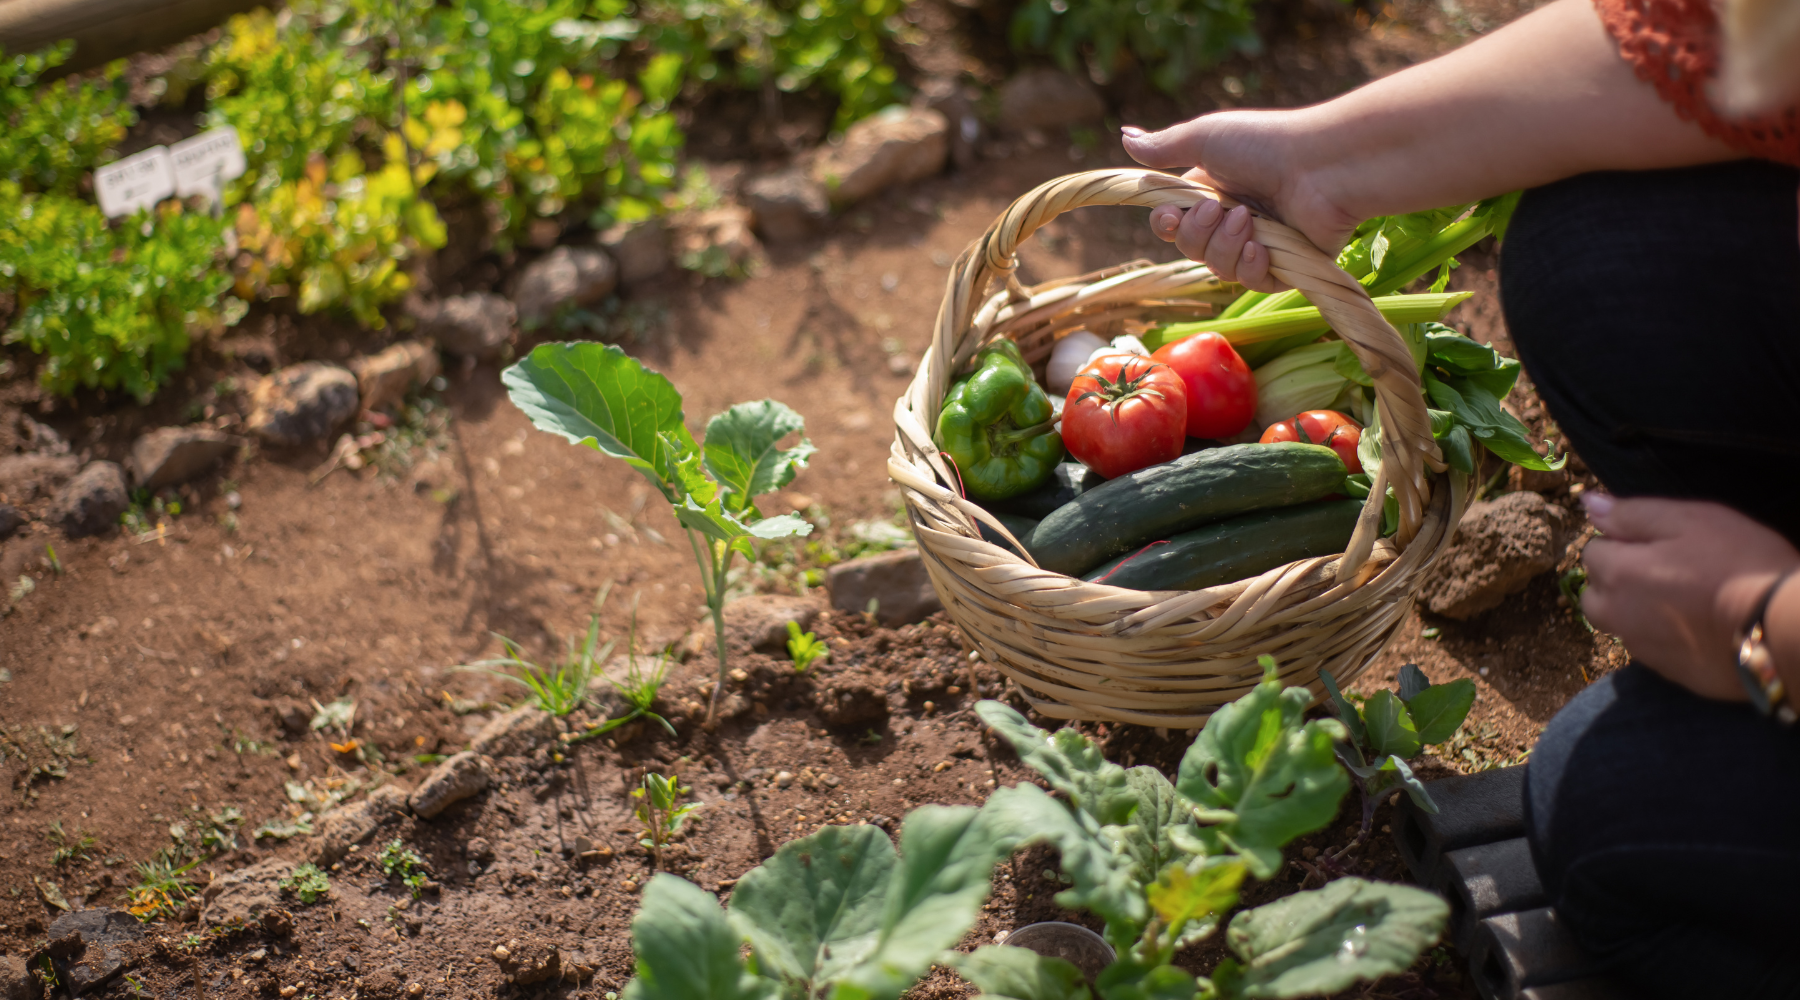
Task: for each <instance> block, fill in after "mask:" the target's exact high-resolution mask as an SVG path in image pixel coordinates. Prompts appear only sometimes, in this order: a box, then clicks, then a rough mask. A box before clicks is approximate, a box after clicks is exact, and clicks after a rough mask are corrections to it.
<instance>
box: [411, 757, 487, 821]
mask: <svg viewBox="0 0 1800 1000" xmlns="http://www.w3.org/2000/svg"><path fill="white" fill-rule="evenodd" d="M487 786H488V770H487V765H486V764H485V763H483V761H482V759H481V756H480V755H479V754H474V753H470V752H468V751H466V750H465V751H463V752H462V753H459V754H457V755H456V756H454V757H451V758H450V759H449V760H446V761H444V762H443V763H441V764H439V765H438V766H437V769H436V770H434V771H432V772H431V776H430V777H428V778H426V779H425V781H424V783H423V784H421V785H419V788H418V790H417V791H415V792H413V794H412V799H411V801H410V805H411V806H412V811H413V815H415V816H418V817H419V818H420V819H432V818H434V817H436V816H437V815H438V814H439V813H441V812H443V811H444V810H445V809H448V808H449V807H450V806H451V805H452V804H454V803H457V802H461V801H462V800H463V799H466V798H469V797H470V796H472V795H477V794H479V793H481V792H482V791H484V790H486V789H487Z"/></svg>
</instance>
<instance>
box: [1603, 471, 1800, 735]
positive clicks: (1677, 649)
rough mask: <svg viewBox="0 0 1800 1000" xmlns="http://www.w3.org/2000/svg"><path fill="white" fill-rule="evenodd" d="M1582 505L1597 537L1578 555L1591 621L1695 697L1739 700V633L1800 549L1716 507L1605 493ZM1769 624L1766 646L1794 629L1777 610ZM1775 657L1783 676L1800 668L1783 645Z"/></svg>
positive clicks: (1798, 559) (1799, 562)
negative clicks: (1585, 574) (1584, 568)
mask: <svg viewBox="0 0 1800 1000" xmlns="http://www.w3.org/2000/svg"><path fill="white" fill-rule="evenodd" d="M1582 501H1583V503H1584V505H1585V506H1586V507H1587V511H1588V518H1589V519H1590V520H1591V521H1593V523H1594V527H1596V528H1598V529H1600V532H1601V537H1599V538H1595V539H1594V540H1592V541H1590V542H1589V543H1588V544H1587V548H1586V550H1585V551H1583V553H1582V556H1581V561H1582V563H1583V564H1585V565H1586V566H1587V571H1588V588H1587V592H1586V593H1585V594H1583V595H1582V598H1581V610H1582V612H1583V613H1584V614H1586V615H1587V618H1588V621H1590V622H1592V623H1593V624H1594V627H1595V628H1597V629H1600V630H1601V631H1603V632H1610V633H1612V634H1613V635H1616V636H1618V637H1619V638H1620V639H1623V640H1624V641H1625V645H1626V647H1628V648H1629V649H1630V650H1631V655H1632V657H1633V658H1634V659H1636V660H1637V661H1638V662H1640V663H1642V664H1644V665H1645V666H1647V667H1649V668H1650V669H1652V670H1654V671H1656V672H1657V673H1659V674H1661V675H1663V676H1664V677H1667V678H1668V679H1669V680H1671V681H1674V682H1675V683H1677V684H1680V685H1682V686H1683V687H1685V688H1687V689H1688V690H1690V691H1693V692H1694V693H1695V694H1698V695H1701V696H1703V697H1707V698H1719V699H1723V700H1728V701H1743V700H1744V688H1743V684H1742V682H1740V681H1739V679H1738V675H1737V667H1736V660H1737V636H1736V632H1737V630H1738V629H1739V628H1740V627H1742V626H1743V624H1744V620H1745V619H1746V618H1748V617H1749V616H1750V614H1751V613H1752V612H1754V611H1755V610H1756V602H1757V601H1758V600H1760V599H1761V598H1762V596H1763V594H1764V592H1766V591H1767V590H1768V588H1769V585H1770V584H1772V583H1774V582H1775V580H1776V578H1778V577H1779V576H1780V575H1781V574H1782V573H1783V572H1785V571H1786V570H1788V569H1791V568H1793V567H1795V566H1800V551H1796V550H1795V548H1794V547H1793V546H1792V545H1790V544H1789V543H1788V541H1787V539H1785V538H1783V537H1782V536H1781V535H1779V534H1777V533H1776V532H1774V531H1772V530H1770V529H1768V528H1765V527H1763V526H1762V525H1761V524H1759V523H1757V522H1756V521H1753V520H1751V519H1750V518H1748V517H1745V516H1744V515H1742V514H1739V513H1738V512H1737V511H1734V510H1732V509H1731V508H1729V507H1726V506H1724V505H1722V504H1716V503H1704V502H1700V501H1693V500H1661V499H1652V498H1638V499H1625V500H1621V499H1617V498H1614V497H1611V496H1607V495H1605V494H1589V495H1587V496H1584V497H1582ZM1782 589H1783V590H1784V591H1786V590H1788V589H1789V588H1787V587H1783V588H1782ZM1765 620H1766V621H1767V622H1768V623H1769V626H1770V632H1771V637H1772V640H1773V639H1780V640H1785V639H1787V638H1791V636H1788V635H1784V634H1783V633H1784V632H1794V631H1795V630H1794V629H1793V627H1792V626H1791V625H1790V624H1789V623H1787V622H1785V621H1784V622H1779V623H1778V622H1777V621H1776V619H1775V611H1774V609H1771V611H1770V614H1769V616H1768V617H1767V618H1766V619H1765ZM1783 645H1791V643H1785V642H1784V643H1783ZM1775 653H1776V664H1777V666H1778V667H1781V668H1783V673H1784V674H1786V673H1788V672H1789V671H1790V670H1791V669H1792V668H1794V667H1796V666H1800V664H1795V663H1793V662H1792V660H1793V656H1792V655H1791V654H1790V655H1784V653H1786V651H1785V650H1784V649H1781V648H1777V649H1776V650H1775ZM1784 660H1787V661H1789V662H1786V663H1784V662H1783V661H1784ZM1790 686H1792V685H1791V684H1790Z"/></svg>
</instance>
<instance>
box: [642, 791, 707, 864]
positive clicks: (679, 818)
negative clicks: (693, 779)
mask: <svg viewBox="0 0 1800 1000" xmlns="http://www.w3.org/2000/svg"><path fill="white" fill-rule="evenodd" d="M691 791H693V789H692V788H689V787H687V786H685V785H683V784H682V783H681V776H680V775H679V774H677V775H671V776H669V777H667V778H665V777H663V776H662V775H660V774H657V773H655V772H651V773H649V774H646V775H644V783H643V784H642V785H641V786H639V787H637V788H634V789H632V790H631V797H632V798H634V799H637V800H638V804H637V809H636V811H635V814H636V816H637V820H638V822H639V823H642V824H644V836H643V837H642V838H640V839H639V840H638V843H639V844H642V845H643V846H644V847H647V848H649V849H650V853H651V856H652V857H653V858H654V859H655V861H656V864H657V866H658V867H661V865H662V851H663V848H665V847H667V846H669V842H670V841H672V840H674V839H675V835H676V834H677V833H680V832H681V827H682V824H684V823H686V822H687V818H688V816H689V815H691V814H692V813H693V812H694V810H696V809H699V808H700V804H699V803H698V802H682V801H680V799H681V797H682V796H684V795H686V794H688V793H689V792H691Z"/></svg>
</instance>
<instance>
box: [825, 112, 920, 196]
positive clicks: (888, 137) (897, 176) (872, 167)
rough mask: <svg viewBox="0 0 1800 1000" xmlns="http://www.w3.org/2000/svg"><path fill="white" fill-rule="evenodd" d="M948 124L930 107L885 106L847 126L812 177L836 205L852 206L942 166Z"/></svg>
mask: <svg viewBox="0 0 1800 1000" xmlns="http://www.w3.org/2000/svg"><path fill="white" fill-rule="evenodd" d="M949 141H950V124H949V122H947V121H945V119H944V116H943V115H942V114H940V113H938V112H936V111H933V110H931V109H930V108H901V107H893V108H888V109H887V110H885V111H882V112H880V113H879V114H875V115H871V116H870V117H868V118H864V119H863V120H862V121H859V122H857V123H856V124H854V125H852V126H850V128H849V129H847V130H846V131H845V133H844V141H843V143H842V144H841V145H838V146H827V147H825V148H824V149H822V150H821V151H820V154H819V156H818V158H817V159H815V160H814V161H813V166H812V176H813V179H814V180H816V181H818V182H819V183H820V184H822V185H824V187H825V189H826V191H828V192H829V193H830V197H831V201H832V203H833V204H835V205H852V204H855V203H856V202H859V201H862V200H863V199H865V198H867V197H869V196H870V195H873V194H876V193H877V192H880V191H884V190H886V189H888V188H890V187H894V186H895V185H899V184H910V183H912V182H913V181H917V180H923V179H924V178H926V177H930V176H932V175H933V174H936V173H939V172H941V171H942V170H943V169H944V161H945V159H946V158H947V157H948V155H949V148H950V147H949Z"/></svg>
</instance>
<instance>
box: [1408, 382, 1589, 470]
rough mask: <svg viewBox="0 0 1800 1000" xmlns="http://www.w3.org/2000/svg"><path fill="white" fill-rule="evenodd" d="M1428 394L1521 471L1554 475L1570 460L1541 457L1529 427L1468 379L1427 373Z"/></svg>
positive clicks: (1562, 457) (1496, 398) (1487, 392)
mask: <svg viewBox="0 0 1800 1000" xmlns="http://www.w3.org/2000/svg"><path fill="white" fill-rule="evenodd" d="M1425 392H1426V394H1427V395H1428V396H1430V397H1431V401H1432V403H1433V404H1435V405H1436V406H1437V407H1438V408H1439V409H1444V410H1449V411H1450V412H1451V413H1454V414H1456V419H1457V422H1459V423H1461V424H1462V425H1463V426H1464V427H1467V428H1468V429H1469V433H1470V434H1472V435H1474V436H1475V439H1476V440H1478V441H1480V442H1481V443H1482V445H1483V446H1485V447H1486V448H1487V450H1489V451H1491V452H1493V453H1494V454H1495V455H1498V456H1499V457H1500V458H1502V459H1504V460H1505V461H1508V462H1511V463H1512V464H1514V465H1517V466H1519V467H1521V468H1526V469H1537V470H1539V471H1554V470H1557V469H1560V468H1562V467H1563V465H1564V463H1566V462H1567V461H1568V456H1566V455H1564V456H1560V457H1558V458H1557V459H1556V461H1554V462H1551V461H1549V460H1547V459H1545V458H1544V456H1542V455H1540V454H1538V453H1537V450H1536V449H1534V448H1533V447H1532V446H1531V440H1530V439H1529V438H1528V437H1526V435H1525V425H1524V424H1521V423H1519V421H1518V420H1516V419H1514V417H1513V415H1512V414H1510V413H1507V412H1506V411H1505V410H1504V409H1502V408H1501V407H1500V398H1499V397H1498V396H1496V395H1494V394H1493V393H1492V392H1490V391H1488V390H1487V389H1486V388H1484V387H1482V386H1481V385H1479V384H1477V383H1475V382H1474V381H1472V380H1470V379H1467V378H1456V377H1453V376H1446V377H1444V378H1442V379H1440V378H1438V377H1437V376H1435V375H1433V374H1432V373H1431V372H1426V373H1425Z"/></svg>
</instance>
